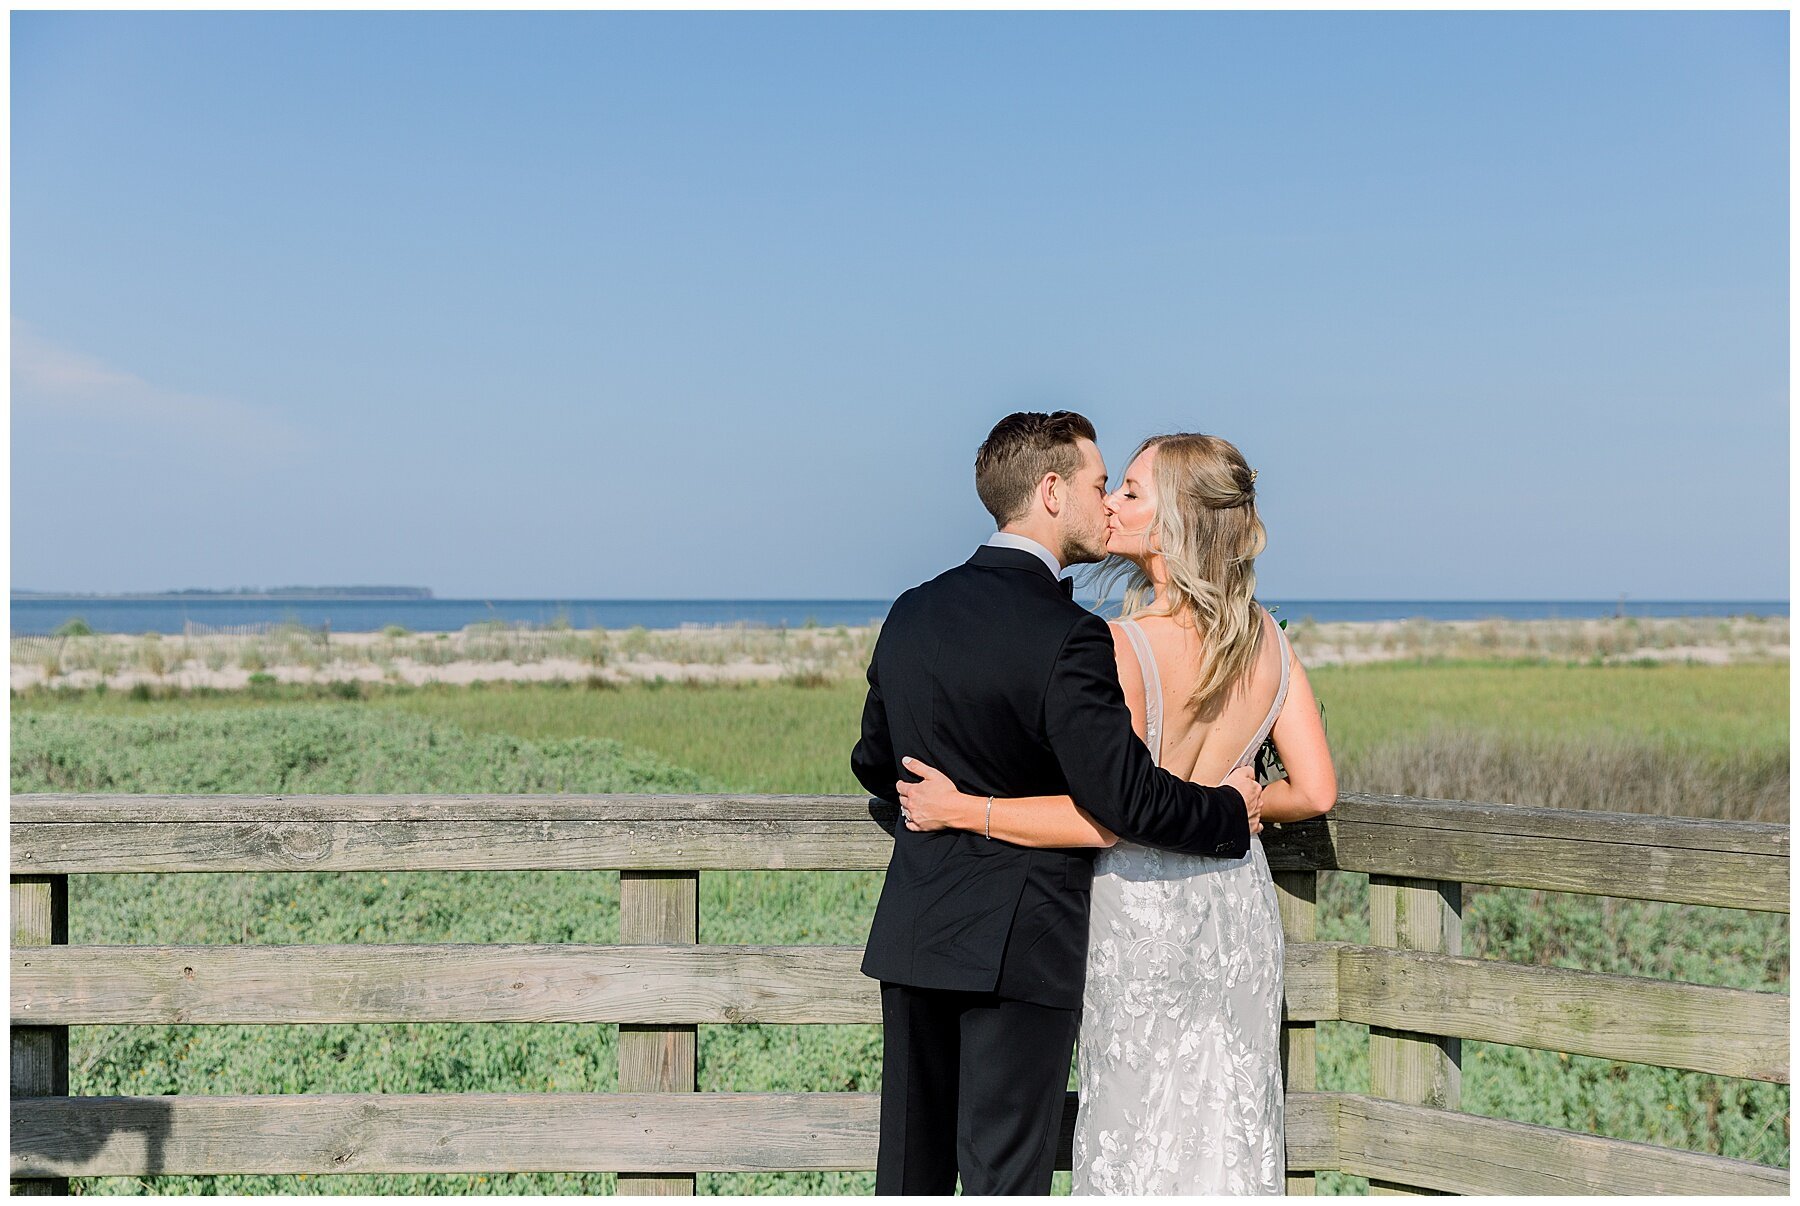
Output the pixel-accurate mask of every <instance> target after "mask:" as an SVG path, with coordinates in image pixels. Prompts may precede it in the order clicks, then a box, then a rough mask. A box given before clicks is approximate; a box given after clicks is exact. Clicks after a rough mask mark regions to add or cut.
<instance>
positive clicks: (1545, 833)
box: [10, 795, 1789, 1194]
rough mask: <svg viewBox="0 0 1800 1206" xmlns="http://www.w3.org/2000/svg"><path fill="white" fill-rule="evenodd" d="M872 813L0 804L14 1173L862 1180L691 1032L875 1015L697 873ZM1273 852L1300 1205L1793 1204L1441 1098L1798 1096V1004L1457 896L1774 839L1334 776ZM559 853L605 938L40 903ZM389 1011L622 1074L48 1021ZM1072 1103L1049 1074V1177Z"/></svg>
mask: <svg viewBox="0 0 1800 1206" xmlns="http://www.w3.org/2000/svg"><path fill="white" fill-rule="evenodd" d="M894 819H895V817H894V810H893V809H892V808H891V806H886V805H881V804H879V803H876V802H871V801H868V800H866V799H863V798H861V797H842V796H735V795H727V796H629V795H611V796H524V797H522V796H485V795H467V796H411V795H406V796H289V797H281V796H269V797H219V796H92V795H35V796H30V795H28V796H17V797H14V802H13V811H12V824H11V835H12V852H13V853H12V868H11V869H12V874H13V882H14V902H15V913H17V911H18V908H19V902H20V901H22V900H27V901H38V899H39V897H40V896H42V897H43V902H47V903H45V906H44V907H45V908H48V909H49V910H50V911H49V912H48V913H45V918H48V919H49V920H48V921H44V922H43V924H39V925H38V926H37V928H35V929H31V930H30V936H29V937H22V936H21V935H22V934H23V933H24V931H19V930H17V928H16V927H15V938H14V942H13V949H12V953H11V973H12V975H11V994H10V1006H11V1018H12V1022H13V1026H14V1027H15V1030H14V1068H15V1072H14V1092H13V1099H12V1105H11V1120H12V1128H13V1132H12V1133H13V1139H12V1174H11V1175H12V1176H13V1177H14V1178H17V1179H19V1180H18V1181H17V1183H16V1185H15V1189H18V1188H19V1187H25V1188H26V1189H28V1190H29V1189H30V1188H31V1187H34V1186H35V1187H37V1188H38V1189H42V1188H43V1187H45V1186H49V1187H56V1186H60V1185H61V1184H63V1182H62V1181H60V1180H59V1179H60V1178H67V1177H86V1176H110V1175H131V1176H150V1175H158V1174H163V1173H173V1174H205V1173H221V1172H237V1173H302V1172H304V1173H309V1174H313V1173H326V1172H367V1173H374V1172H382V1173H450V1172H531V1171H547V1172H592V1171H616V1172H619V1173H620V1180H619V1188H620V1191H621V1192H626V1193H633V1192H635V1193H671V1192H673V1193H685V1192H691V1191H692V1188H693V1181H692V1176H693V1174H694V1173H696V1172H772V1171H786V1170H802V1169H804V1170H821V1171H830V1170H866V1169H869V1168H872V1167H873V1164H874V1155H875V1144H876V1134H877V1122H878V1113H879V1101H878V1097H877V1096H876V1095H874V1094H859V1093H697V1092H693V1091H692V1090H693V1088H694V1082H693V1067H694V1037H693V1027H695V1026H698V1025H708V1024H722V1023H723V1024H734V1023H758V1024H843V1023H861V1024H869V1023H878V1022H879V1021H880V1001H879V993H878V989H877V987H876V985H875V984H874V983H873V982H872V981H870V980H867V979H866V978H864V977H863V976H862V975H861V974H860V972H859V964H860V961H861V956H862V951H861V948H860V947H851V946H708V945H700V944H698V943H697V942H696V941H695V939H696V937H697V934H698V928H697V912H696V909H697V905H698V896H697V887H696V885H697V879H696V878H695V876H696V874H697V873H698V872H702V871H716V870H787V871H794V870H802V871H831V870H879V869H882V868H884V867H885V866H886V864H887V859H888V855H889V853H890V852H891V849H892V838H891V836H890V834H891V830H892V826H893V823H894ZM1264 845H1265V848H1266V850H1267V853H1268V857H1269V863H1270V865H1271V867H1272V868H1273V869H1274V870H1275V871H1276V872H1277V879H1278V883H1279V884H1280V885H1281V892H1282V899H1283V911H1284V924H1286V925H1287V927H1288V929H1289V941H1288V944H1287V955H1286V958H1287V962H1286V969H1285V972H1286V977H1285V990H1286V1010H1285V1014H1286V1032H1285V1033H1286V1036H1287V1040H1286V1041H1287V1043H1288V1046H1289V1048H1290V1050H1289V1052H1288V1055H1291V1056H1293V1058H1294V1059H1296V1060H1300V1061H1302V1062H1298V1063H1295V1064H1294V1065H1293V1066H1292V1067H1290V1068H1289V1069H1288V1073H1289V1075H1288V1081H1287V1084H1288V1089H1289V1093H1288V1098H1287V1160H1288V1172H1289V1182H1288V1183H1289V1188H1290V1191H1291V1192H1308V1191H1310V1188H1311V1180H1310V1174H1311V1173H1312V1172H1314V1171H1325V1170H1336V1171H1341V1172H1346V1173H1351V1174H1354V1175H1359V1176H1364V1177H1368V1178H1370V1180H1371V1183H1372V1184H1373V1185H1374V1186H1375V1187H1377V1188H1389V1187H1396V1188H1397V1187H1410V1188H1414V1189H1423V1190H1427V1191H1436V1192H1452V1193H1487V1194H1497V1193H1505V1194H1512V1193H1530V1194H1556V1193H1594V1192H1621V1193H1705V1194H1768V1193H1783V1192H1785V1191H1786V1187H1787V1184H1788V1174H1787V1172H1786V1170H1784V1169H1779V1168H1768V1167H1764V1166H1761V1165H1757V1164H1751V1163H1747V1162H1744V1161H1739V1160H1730V1159H1725V1158H1722V1157H1716V1156H1708V1155H1702V1154H1696V1153H1691V1152H1682V1151H1673V1150H1670V1149H1665V1148H1660V1147H1655V1146H1651V1145H1647V1144H1639V1143H1629V1142H1625V1141H1621V1140H1614V1139H1605V1138H1600V1137H1596V1136H1592V1135H1586V1134H1580V1133H1576V1132H1570V1131H1562V1130H1557V1129H1553V1128H1547V1127H1538V1126H1529V1125H1526V1124H1522V1123H1516V1122H1509V1121H1505V1120H1501V1119H1491V1118H1482V1117H1476V1116H1472V1115H1469V1114H1466V1113H1462V1112H1460V1111H1458V1110H1457V1109H1455V1108H1454V1107H1455V1105H1456V1104H1457V1087H1458V1085H1459V1083H1460V1049H1459V1048H1458V1047H1457V1046H1456V1044H1457V1043H1458V1042H1459V1041H1460V1040H1462V1039H1470V1040H1476V1041H1483V1042H1493V1043H1503V1044H1508V1045H1513V1046H1520V1047H1530V1048H1538V1049H1543V1050H1553V1051H1561V1052H1568V1053H1572V1054H1577V1055H1587V1056H1595V1057H1599V1058H1606V1059H1612V1060H1621V1061H1626V1062H1635V1063H1643V1064H1649V1065H1653V1066H1658V1067H1667V1068H1676V1069H1682V1070H1687V1071H1693V1072H1704V1073H1711V1074H1716V1075H1723V1076H1731V1077H1739V1078H1745V1079H1752V1080H1760V1081H1765V1082H1775V1083H1787V1081H1788V1078H1789V1070H1788V998H1787V994H1786V993H1768V992H1751V991H1745V990H1740V989H1729V988H1718V987H1710V986H1704V985H1695V984H1685V983H1679V982H1670V981H1664V980H1655V979H1648V978H1644V977H1637V976H1622V975H1613V974H1603V973H1597V972H1588V971H1577V970H1568V969H1562V968H1554V967H1527V966H1521V965H1518V964H1512V963H1505V962H1499V961H1494V960H1484V959H1474V958H1466V957H1463V956H1462V955H1461V954H1460V953H1459V951H1460V945H1459V942H1460V907H1461V906H1460V894H1459V892H1460V890H1459V889H1457V888H1456V885H1458V884H1461V883H1480V884H1492V885H1497V886H1509V887H1519V888H1531V889H1541V890H1549V891H1564V892H1580V893H1587V894H1592V895H1603V896H1613V897H1623V898H1627V899H1640V900H1653V901H1667V902H1674V903H1681V904H1693V905H1706V906H1713V907H1723V908H1733V909H1744V910H1756V911H1764V912H1774V913H1786V912H1787V911H1788V884H1787V880H1788V828H1787V826H1785V825H1764V824H1753V823H1741V822H1709V821H1689V820H1681V819H1671V818H1663V817H1639V816H1623V815H1618V814H1608V813H1584V812H1569V811H1563V810H1552V809H1533V808H1518V807H1511V806H1504V805H1492V804H1480V803H1468V802H1461V801H1438V800H1414V799H1402V798H1394V797H1375V796H1349V797H1345V798H1344V799H1343V800H1341V801H1340V802H1339V804H1338V805H1337V807H1336V808H1335V809H1334V810H1333V811H1332V812H1331V813H1330V814H1328V816H1326V817H1325V818H1321V819H1319V820H1316V821H1310V822H1305V823H1301V824H1294V825H1285V826H1270V827H1269V828H1268V829H1266V830H1265V833H1264ZM559 869H560V870H619V871H621V872H624V873H625V874H624V880H625V881H627V882H625V883H624V885H623V889H622V901H621V933H622V937H623V938H624V939H625V941H624V942H622V943H621V944H617V945H596V944H557V945H545V944H471V943H442V944H408V945H316V946H314V945H230V946H169V945H163V946H69V945H64V943H66V938H67V934H66V917H65V916H64V914H63V913H62V912H59V911H58V910H59V909H63V908H64V906H62V905H59V904H57V903H56V902H57V901H64V900H66V895H58V894H57V893H58V892H59V891H60V889H59V888H57V885H61V884H62V883H63V882H64V881H63V880H62V878H61V877H63V876H66V875H70V874H92V873H115V872H182V873H212V872H287V871H342V872H406V871H451V870H455V871H465V870H559ZM1317 871H1349V872H1357V873H1363V874H1368V875H1370V876H1371V877H1373V882H1374V883H1375V884H1376V885H1377V886H1378V887H1379V889H1380V892H1379V894H1380V896H1381V901H1382V902H1383V903H1382V904H1381V905H1380V906H1379V908H1380V909H1381V910H1387V911H1386V912H1380V914H1379V915H1380V916H1381V917H1382V918H1384V919H1385V920H1383V921H1382V922H1381V925H1380V926H1379V927H1377V926H1374V925H1373V924H1372V928H1371V936H1372V938H1373V939H1374V941H1373V942H1371V943H1346V942H1321V941H1313V940H1312V937H1313V930H1312V928H1311V927H1312V920H1311V909H1312V908H1313V904H1312V901H1313V899H1314V893H1315V890H1316V886H1317V885H1316V877H1315V876H1313V875H1311V874H1310V873H1312V872H1317ZM44 885H50V886H51V894H50V895H45V894H44ZM22 893H23V895H22ZM33 893H35V894H36V895H33ZM1406 902H1412V903H1406ZM1371 903H1372V907H1374V906H1375V898H1374V895H1372V897H1371ZM1408 910H1418V911H1417V912H1416V915H1415V914H1414V913H1409V912H1408ZM34 916H35V914H34ZM34 924H35V923H34ZM59 926H61V927H63V928H60V929H59V928H58V927H59ZM1396 926H1397V927H1398V928H1395V927H1396ZM1421 926H1423V927H1424V928H1419V927H1421ZM46 927H47V928H46ZM1433 927H1437V928H1433ZM46 935H47V936H48V937H46ZM46 943H47V944H46ZM1319 1021H1348V1022H1353V1023H1358V1024H1362V1025H1366V1026H1368V1027H1370V1034H1371V1044H1372V1047H1371V1049H1372V1052H1373V1051H1374V1049H1375V1045H1376V1044H1378V1043H1379V1044H1385V1045H1384V1046H1382V1047H1381V1050H1382V1052H1383V1055H1382V1058H1383V1060H1385V1061H1387V1062H1385V1063H1381V1064H1380V1067H1379V1068H1375V1069H1373V1073H1377V1075H1375V1081H1374V1088H1375V1090H1376V1091H1375V1092H1374V1093H1371V1094H1348V1093H1331V1092H1316V1091H1313V1090H1314V1089H1315V1088H1316V1081H1315V1080H1314V1079H1313V1078H1314V1076H1315V1071H1314V1068H1313V1064H1312V1060H1313V1059H1314V1058H1315V1057H1314V1056H1313V1054H1312V1053H1313V1050H1314V1047H1313V1038H1312V1034H1313V1032H1312V1025H1313V1024H1314V1023H1316V1022H1319ZM399 1022H514V1023H516V1022H585V1023H617V1024H619V1025H620V1026H621V1027H622V1039H621V1076H620V1088H621V1089H622V1090H628V1091H623V1092H616V1093H554V1094H410V1095H408V1094H391V1095H389V1094H379V1095H377V1094H371V1095H355V1094H352V1095H329V1094H293V1095H274V1096H243V1097H235V1096H234V1097H204V1096H174V1097H94V1098H69V1097H65V1096H61V1094H62V1093H65V1092H66V1083H64V1082H60V1081H58V1079H57V1077H56V1075H55V1070H56V1066H55V1064H54V1060H55V1059H56V1058H57V1057H58V1052H59V1051H60V1052H61V1053H62V1054H61V1058H65V1059H66V1042H65V1043H64V1045H63V1046H62V1047H61V1048H58V1047H57V1046H56V1044H57V1042H58V1041H59V1039H58V1036H61V1035H65V1034H66V1029H64V1028H66V1027H68V1026H83V1025H172V1024H206V1025H227V1024H230V1025H239V1024H266V1025H295V1024H326V1023H399ZM626 1038H629V1039H630V1042H631V1044H632V1047H631V1054H630V1059H629V1060H628V1059H627V1058H626V1055H627V1052H626V1048H625V1039H626ZM22 1041H24V1042H26V1043H27V1044H28V1045H29V1044H31V1043H36V1044H37V1045H38V1046H43V1045H44V1044H45V1043H49V1044H50V1045H49V1046H48V1047H45V1048H44V1050H45V1052H47V1053H48V1054H47V1055H46V1056H45V1058H48V1059H50V1060H51V1063H50V1064H46V1065H45V1067H47V1068H49V1069H50V1070H49V1072H47V1073H45V1074H43V1075H39V1074H38V1073H37V1072H33V1073H31V1075H30V1076H29V1077H27V1079H26V1080H25V1081H21V1080H20V1072H19V1068H20V1066H21V1065H20V1064H19V1059H20V1052H21V1050H22V1048H21V1046H20V1043H21V1042H22ZM30 1049H31V1050H32V1051H36V1050H37V1048H36V1047H31V1048H30ZM34 1058H35V1057H34ZM1286 1058H1288V1056H1287V1055H1284V1060H1285V1059H1286ZM39 1062H42V1061H41V1060H40V1061H39ZM627 1063H630V1064H631V1065H632V1066H631V1067H630V1068H627V1067H626V1064H627ZM639 1065H642V1066H641V1067H640V1066H639ZM33 1077H35V1079H32V1078H33ZM1396 1078H1398V1079H1396ZM1421 1078H1423V1079H1421ZM59 1085H62V1087H60V1088H59V1087H58V1086H59ZM637 1090H655V1091H637ZM1074 1108H1075V1105H1074V1097H1073V1095H1072V1094H1071V1095H1070V1099H1069V1102H1068V1106H1067V1114H1066V1117H1065V1125H1064V1131H1063V1137H1062V1148H1061V1157H1060V1163H1059V1167H1062V1168H1068V1167H1069V1141H1070V1135H1071V1134H1072V1127H1073V1118H1074Z"/></svg>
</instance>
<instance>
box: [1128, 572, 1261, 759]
mask: <svg viewBox="0 0 1800 1206" xmlns="http://www.w3.org/2000/svg"><path fill="white" fill-rule="evenodd" d="M1258 612H1259V614H1260V615H1261V617H1262V624H1261V628H1260V630H1259V632H1258V634H1257V643H1256V659H1255V661H1254V662H1253V663H1252V665H1251V668H1250V673H1249V674H1248V675H1246V676H1245V678H1244V679H1243V680H1242V681H1241V682H1239V683H1238V684H1237V686H1236V687H1234V688H1233V689H1232V690H1231V692H1230V693H1229V694H1228V695H1227V696H1226V698H1225V702H1224V703H1223V704H1222V705H1220V706H1219V708H1218V710H1217V713H1216V714H1215V715H1208V716H1201V715H1198V714H1197V713H1196V712H1195V711H1194V709H1193V707H1192V706H1191V705H1190V704H1189V703H1188V697H1189V696H1190V695H1192V694H1193V690H1194V684H1195V683H1196V682H1198V681H1199V678H1200V674H1201V671H1202V670H1203V669H1204V668H1205V667H1204V663H1203V658H1204V650H1203V649H1202V646H1201V643H1200V638H1199V635H1198V634H1197V633H1195V631H1194V629H1193V627H1192V626H1191V625H1188V624H1185V623H1183V622H1182V621H1180V620H1177V619H1174V618H1171V617H1169V616H1162V615H1140V616H1136V617H1134V618H1135V619H1136V620H1137V622H1138V626H1139V627H1140V628H1142V629H1143V631H1144V635H1145V636H1146V637H1147V638H1149V641H1150V648H1151V650H1152V652H1154V653H1155V654H1156V665H1157V671H1158V673H1159V674H1160V675H1161V676H1162V693H1163V699H1162V717H1163V733H1162V766H1163V768H1164V769H1165V770H1168V771H1169V772H1170V773H1172V774H1175V775H1179V776H1181V777H1182V778H1183V779H1187V780H1189V781H1190V782H1194V783H1218V782H1220V781H1221V780H1223V779H1224V778H1225V776H1226V775H1228V774H1230V773H1231V769H1232V764H1233V763H1234V762H1236V760H1237V757H1238V755H1239V754H1241V753H1243V751H1244V746H1245V745H1246V744H1248V743H1249V741H1250V740H1251V739H1252V738H1253V737H1255V736H1256V733H1257V730H1258V729H1260V728H1261V727H1262V723H1263V721H1264V720H1265V719H1266V718H1267V717H1268V715H1269V708H1270V706H1271V705H1272V704H1274V702H1275V695H1276V693H1277V692H1278V691H1280V689H1281V657H1282V649H1283V645H1282V642H1281V641H1279V640H1276V639H1275V632H1274V628H1275V621H1274V620H1273V619H1272V618H1271V617H1270V616H1269V614H1268V613H1267V612H1264V611H1262V610H1261V609H1260V608H1259V609H1258ZM1111 628H1112V633H1113V658H1114V660H1115V661H1116V662H1117V663H1118V667H1119V685H1120V686H1121V687H1123V688H1124V689H1125V702H1126V704H1128V705H1129V706H1130V708H1131V726H1132V728H1133V729H1135V730H1136V731H1137V734H1138V736H1139V737H1142V736H1143V735H1144V672H1143V669H1142V667H1141V666H1140V665H1139V664H1138V659H1137V655H1136V654H1135V653H1134V652H1132V648H1131V642H1130V640H1129V638H1127V637H1126V635H1125V630H1124V629H1123V628H1121V627H1120V626H1119V625H1118V624H1116V623H1115V624H1113V625H1111Z"/></svg>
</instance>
